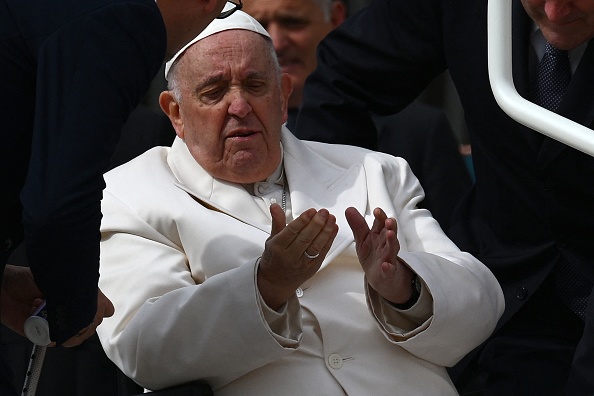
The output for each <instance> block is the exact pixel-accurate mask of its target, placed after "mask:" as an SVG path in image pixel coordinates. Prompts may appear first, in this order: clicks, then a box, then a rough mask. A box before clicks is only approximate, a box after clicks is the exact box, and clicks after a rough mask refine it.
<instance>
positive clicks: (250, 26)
mask: <svg viewBox="0 0 594 396" xmlns="http://www.w3.org/2000/svg"><path fill="white" fill-rule="evenodd" d="M230 5H231V4H228V6H230ZM226 7H227V6H226ZM232 29H244V30H251V31H252V32H256V33H260V34H261V35H263V36H265V37H268V38H269V39H270V35H269V34H268V32H267V31H266V29H264V28H263V27H262V25H260V23H259V22H258V21H257V20H255V19H254V18H252V17H251V16H249V15H248V14H246V13H245V12H243V11H241V10H237V11H235V12H234V13H233V14H231V15H230V16H228V17H227V18H224V19H215V20H213V21H212V22H211V23H210V24H209V25H208V26H207V27H206V28H205V29H204V30H203V31H202V32H200V34H199V35H198V36H196V37H195V38H194V39H193V40H191V41H190V42H189V43H188V44H186V45H184V46H183V47H182V49H180V50H179V51H177V53H176V54H175V55H173V57H172V58H171V59H170V60H169V61H168V62H167V63H165V79H166V80H167V77H168V76H167V75H168V74H169V70H170V69H171V66H172V65H173V63H175V61H176V60H177V58H179V57H180V55H181V54H183V53H184V52H185V51H186V50H187V49H188V48H189V47H190V46H191V45H193V44H194V43H196V42H197V41H200V40H202V39H203V38H205V37H208V36H211V35H213V34H215V33H219V32H222V31H224V30H232Z"/></svg>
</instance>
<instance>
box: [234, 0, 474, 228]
mask: <svg viewBox="0 0 594 396" xmlns="http://www.w3.org/2000/svg"><path fill="white" fill-rule="evenodd" d="M243 9H244V11H245V12H247V13H248V14H250V15H252V16H253V17H254V18H256V19H257V20H258V22H260V23H261V24H262V26H264V28H265V29H266V30H267V31H268V32H269V33H270V36H271V37H272V42H273V44H274V49H275V51H276V54H277V56H278V59H279V62H280V65H281V67H282V69H283V72H284V73H287V74H288V76H289V78H290V79H291V82H292V84H293V91H292V92H291V95H290V96H289V110H288V112H289V118H288V120H287V124H286V125H287V127H288V128H289V129H290V130H291V131H293V130H294V129H295V122H296V120H297V114H298V111H299V106H300V104H301V101H302V98H303V85H304V84H305V80H306V78H307V76H308V75H309V74H310V73H311V72H312V71H313V70H314V69H315V67H316V48H317V46H318V44H319V43H320V41H321V40H322V39H323V38H324V37H325V36H326V35H327V34H328V33H329V32H330V31H331V30H332V29H334V28H336V27H337V26H339V25H340V24H342V23H343V22H344V21H345V19H346V18H347V6H346V3H345V2H343V1H342V0H323V1H321V0H274V1H270V0H250V1H249V2H248V3H246V4H245V6H244V8H243ZM374 121H375V126H376V128H377V134H378V136H377V141H378V146H377V149H378V150H379V151H382V152H384V153H388V154H392V155H394V156H397V157H403V158H404V159H406V161H407V162H408V163H409V165H410V167H411V168H412V170H413V172H414V173H415V176H417V178H418V179H419V181H420V182H421V185H422V186H423V190H424V192H425V198H424V199H423V201H422V202H420V203H419V206H421V207H423V208H426V209H429V210H430V211H431V214H432V215H433V217H434V218H435V219H436V220H437V221H438V222H439V224H440V225H441V227H442V228H443V229H444V230H447V229H448V228H449V225H450V217H451V215H452V212H453V210H454V207H455V206H456V204H457V203H458V201H459V200H460V198H461V197H462V196H463V195H464V193H465V192H466V191H467V190H468V189H469V188H470V186H471V178H470V175H469V173H468V172H467V170H466V167H465V165H464V162H463V158H462V156H461V154H460V152H459V150H458V144H457V142H456V139H455V137H454V132H453V131H452V128H451V126H450V124H449V121H448V119H447V118H446V116H445V114H444V113H443V112H442V111H441V110H439V109H438V108H434V107H432V106H429V105H427V104H425V103H423V102H420V101H415V102H413V103H412V104H411V105H410V106H407V107H406V108H405V109H403V110H402V111H401V112H400V113H399V114H392V115H389V116H385V117H379V116H378V117H374ZM375 139H376V138H375V137H373V140H374V141H375Z"/></svg>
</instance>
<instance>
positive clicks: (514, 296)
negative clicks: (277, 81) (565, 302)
mask: <svg viewBox="0 0 594 396" xmlns="http://www.w3.org/2000/svg"><path fill="white" fill-rule="evenodd" d="M486 12H487V1H486V0H458V1H451V0H416V1H414V2H411V1H407V0H376V1H373V2H371V4H370V5H369V6H368V7H367V8H366V9H364V10H363V11H362V12H360V13H358V14H356V15H354V16H352V17H350V18H349V20H347V21H346V22H345V23H344V24H343V25H341V26H340V27H339V28H337V29H335V30H334V31H333V32H331V33H330V34H329V35H328V36H327V38H326V39H325V40H324V41H323V42H322V43H321V45H320V46H319V50H318V51H319V56H318V58H319V59H318V68H317V70H316V71H315V72H314V73H313V74H312V75H311V76H310V77H309V79H308V81H307V83H306V85H305V98H304V103H303V105H302V109H301V112H300V115H299V118H298V120H297V129H296V131H295V133H296V135H297V136H299V137H301V138H305V139H312V140H316V139H317V140H323V141H328V142H340V143H348V144H355V145H361V146H367V147H369V144H370V143H369V142H372V141H373V140H372V139H370V137H369V136H368V135H367V134H366V131H369V130H372V128H373V126H372V120H371V119H370V117H369V116H368V112H369V110H371V111H374V112H375V113H378V114H380V115H382V114H390V113H393V112H396V111H398V110H399V109H401V108H403V107H404V106H405V105H406V104H407V103H408V102H410V101H411V100H412V99H413V98H415V97H416V96H417V95H418V94H419V93H420V92H421V90H422V89H423V88H424V87H425V86H426V85H427V84H428V83H429V82H430V81H431V80H432V79H433V78H434V77H435V76H437V75H438V74H439V73H441V72H442V71H443V70H445V69H449V72H450V74H451V77H452V79H453V82H454V84H455V86H456V88H457V90H458V93H459V95H460V98H461V101H462V105H463V107H464V110H465V117H466V121H467V126H468V129H469V134H470V139H471V142H472V152H473V160H474V167H475V173H476V183H475V186H474V187H473V188H472V189H471V190H470V192H469V193H468V194H467V195H466V196H465V197H464V199H463V202H462V204H461V205H460V206H459V210H458V211H457V212H456V213H455V214H454V219H453V222H452V227H451V228H450V230H449V231H450V232H449V235H450V236H451V237H452V238H453V239H454V241H455V242H456V243H457V244H458V245H459V246H460V248H461V249H463V250H467V251H469V252H471V253H472V254H474V255H476V256H477V257H478V258H479V259H480V260H482V261H483V262H484V263H485V264H486V265H488V266H489V267H490V268H491V269H492V270H493V272H494V273H495V275H496V276H497V277H498V279H499V280H500V282H501V284H502V287H503V291H504V293H505V297H506V312H505V313H504V315H503V317H502V318H501V321H500V326H501V325H502V324H504V323H505V322H507V321H508V320H509V319H510V317H511V316H512V315H514V313H516V312H517V311H518V309H519V308H520V307H521V306H522V305H523V304H525V303H526V301H527V300H528V299H529V298H530V297H531V296H532V295H533V293H534V292H535V290H537V289H538V288H539V286H540V284H541V282H543V280H544V279H545V277H546V276H547V275H548V274H549V272H550V271H551V269H552V267H553V265H554V264H555V263H556V262H557V261H558V260H559V258H560V256H561V255H562V256H564V257H566V258H567V259H568V260H570V261H571V262H572V263H573V264H574V265H575V266H577V267H578V268H579V269H580V271H581V272H582V273H583V276H584V277H587V278H588V279H589V280H590V281H594V249H592V240H594V205H593V202H594V159H593V158H591V157H590V156H588V155H586V154H583V153H581V152H579V151H577V150H574V149H572V148H570V147H568V146H565V145H563V144H561V143H559V142H556V141H554V140H552V139H549V138H544V141H543V142H542V144H540V143H535V141H537V140H538V139H534V137H535V136H536V135H535V134H536V132H534V131H532V130H530V129H528V128H526V127H524V126H522V125H520V124H518V123H517V122H515V121H514V120H512V119H511V118H510V117H508V116H507V115H506V114H505V113H504V112H503V111H502V110H501V109H500V108H499V106H498V105H497V103H496V102H495V99H494V97H493V95H492V93H491V88H490V85H489V79H488V71H487V33H486ZM513 15H514V16H513V18H514V22H513V27H514V31H513V36H514V41H513V54H514V71H513V72H514V81H515V83H516V87H517V89H518V90H519V92H520V93H521V94H522V95H524V96H525V97H529V92H530V87H529V78H528V71H529V58H530V56H529V48H530V47H529V38H528V34H529V30H530V25H531V24H530V20H529V18H528V17H527V15H526V14H525V12H524V11H523V9H522V7H521V4H520V1H519V0H517V1H515V2H514V14H513ZM369 21H373V23H370V22H369ZM558 112H559V113H560V114H561V115H563V116H566V117H568V118H570V119H572V120H574V121H576V122H578V123H580V124H582V125H585V126H588V127H590V128H592V127H593V120H594V43H593V42H590V44H589V45H588V48H587V49H586V52H585V53H584V55H583V58H582V60H581V62H580V65H579V67H578V69H577V71H576V72H575V74H574V76H573V78H572V81H571V84H570V86H569V87H568V90H567V93H566V96H565V98H564V99H563V101H562V103H561V105H560V108H559V111H558ZM372 148H374V147H372ZM588 320H589V321H594V317H592V315H591V316H590V317H589V318H588ZM587 337H590V338H591V337H594V334H592V333H589V334H587ZM589 364H591V366H590V371H589V372H594V371H593V370H594V368H592V367H594V362H592V358H590V362H589Z"/></svg>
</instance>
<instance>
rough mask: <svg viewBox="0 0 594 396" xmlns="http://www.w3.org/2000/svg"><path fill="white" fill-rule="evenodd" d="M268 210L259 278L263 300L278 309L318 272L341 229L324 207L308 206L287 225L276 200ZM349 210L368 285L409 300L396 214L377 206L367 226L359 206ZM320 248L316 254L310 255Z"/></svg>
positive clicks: (389, 296) (385, 294)
mask: <svg viewBox="0 0 594 396" xmlns="http://www.w3.org/2000/svg"><path fill="white" fill-rule="evenodd" d="M270 214H271V215H272V231H271V233H270V237H269V238H268V239H267V240H266V244H265V249H264V253H263V255H262V259H261V260H260V265H259V268H258V276H257V282H258V290H259V291H260V294H261V296H262V298H263V300H264V302H265V303H266V304H267V305H268V306H269V307H270V308H272V309H275V310H277V309H279V308H280V307H281V306H282V305H283V304H284V303H285V302H286V301H287V300H288V299H289V298H290V297H291V296H292V295H293V294H294V293H295V290H296V289H297V288H298V287H299V286H301V285H302V284H303V282H305V281H306V280H307V279H309V278H311V277H312V276H313V275H314V274H315V273H316V272H317V271H318V269H319V268H320V266H321V265H322V262H323V261H324V258H325V257H326V254H327V253H328V251H329V250H330V247H331V245H332V242H333V241H334V238H335V237H336V235H337V233H338V225H337V224H336V217H335V216H334V215H332V214H330V213H329V212H328V210H326V209H320V210H318V211H316V210H315V209H313V208H312V209H308V210H306V211H305V212H303V213H302V214H301V215H300V216H299V217H298V218H296V219H295V220H293V221H291V222H290V223H289V224H286V223H285V221H286V218H285V214H284V212H283V210H282V209H281V207H280V206H279V205H278V204H273V205H271V206H270ZM345 215H346V219H347V222H348V223H349V226H350V228H351V230H352V232H353V235H354V238H355V245H356V251H357V256H358V258H359V263H361V267H362V268H363V271H364V272H365V276H366V278H367V282H368V283H369V286H370V287H372V288H373V289H374V290H376V291H377V292H378V293H379V294H380V295H381V296H382V297H383V298H384V299H386V300H388V301H390V302H392V303H395V304H403V303H405V302H406V301H408V299H409V298H410V297H411V295H412V285H411V283H412V282H411V281H412V277H413V272H412V270H411V269H410V268H409V267H408V266H407V265H406V264H405V263H404V261H402V260H401V259H400V258H399V257H398V252H399V250H400V243H399V242H398V238H397V237H396V231H397V224H396V219H394V218H388V216H387V215H386V213H385V212H384V211H383V210H382V209H380V208H376V209H375V210H374V211H373V215H374V221H373V225H372V227H371V229H369V227H368V225H367V222H366V221H365V218H364V217H363V216H362V215H361V214H360V213H359V212H358V211H357V209H355V208H352V207H351V208H348V209H346V211H345ZM285 224H286V225H285ZM304 253H307V255H305V254H304ZM318 253H319V256H317V257H315V258H309V257H308V256H315V255H316V254H318Z"/></svg>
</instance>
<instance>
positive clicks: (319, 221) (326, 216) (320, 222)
mask: <svg viewBox="0 0 594 396" xmlns="http://www.w3.org/2000/svg"><path fill="white" fill-rule="evenodd" d="M330 216H331V215H330V213H329V212H328V210H327V209H320V210H319V211H318V212H317V213H316V214H315V216H314V217H313V218H312V219H311V221H310V222H309V223H308V224H307V226H306V227H305V228H303V230H302V231H301V232H300V233H299V234H298V235H297V238H296V239H295V241H294V243H293V244H292V246H291V248H295V249H297V250H298V251H299V252H304V251H305V249H307V248H308V247H310V246H311V245H312V244H313V243H314V241H315V239H316V238H317V237H318V236H319V235H320V233H321V232H322V230H323V229H324V227H325V226H326V223H327V222H328V221H331V222H332V221H334V222H335V221H336V219H335V218H334V216H332V219H331V218H330ZM322 246H324V243H320V244H319V248H318V249H315V250H314V249H313V248H312V251H311V252H309V253H310V254H311V255H316V254H318V253H319V251H320V249H321V247H322Z"/></svg>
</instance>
